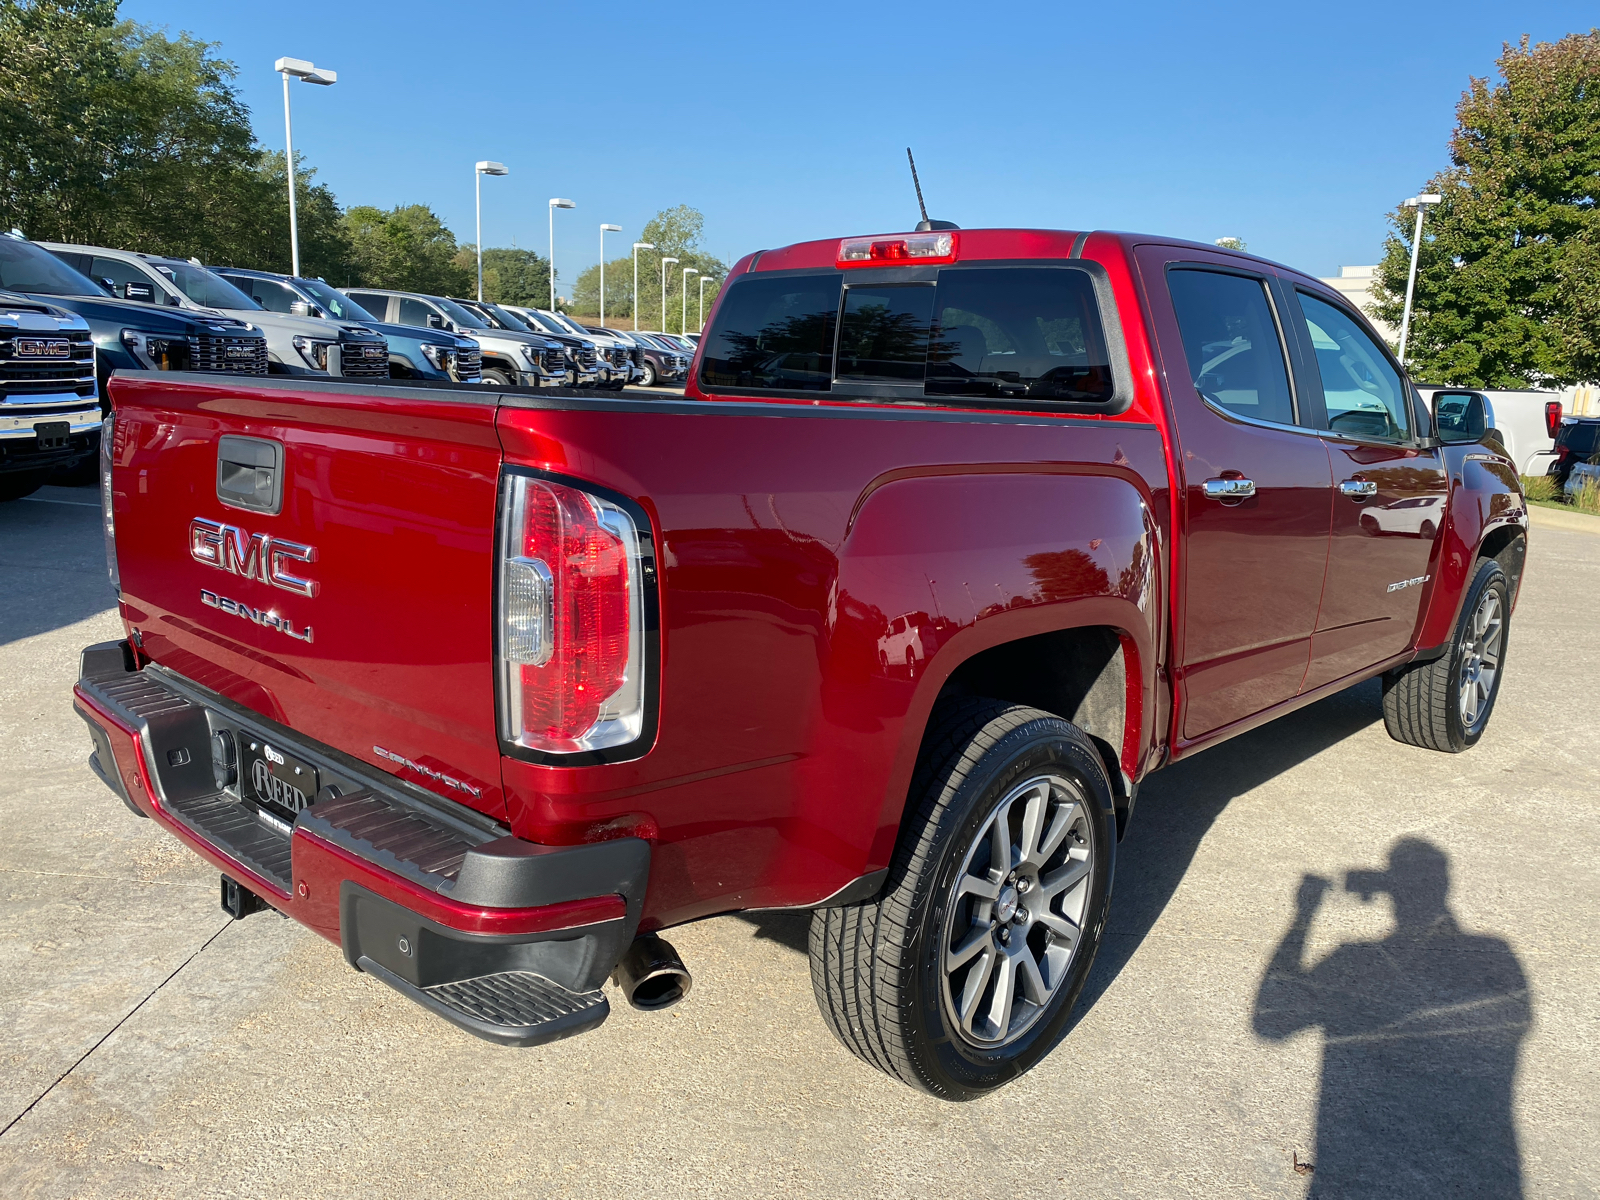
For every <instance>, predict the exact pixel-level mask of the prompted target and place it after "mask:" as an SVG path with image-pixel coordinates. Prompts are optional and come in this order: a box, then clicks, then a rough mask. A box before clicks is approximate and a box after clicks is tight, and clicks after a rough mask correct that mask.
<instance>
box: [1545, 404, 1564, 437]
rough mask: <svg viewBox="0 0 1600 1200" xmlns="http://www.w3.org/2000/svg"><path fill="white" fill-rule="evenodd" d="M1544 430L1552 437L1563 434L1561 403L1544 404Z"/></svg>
mask: <svg viewBox="0 0 1600 1200" xmlns="http://www.w3.org/2000/svg"><path fill="white" fill-rule="evenodd" d="M1544 429H1545V432H1546V433H1548V434H1549V435H1550V436H1551V437H1555V436H1556V434H1558V433H1560V432H1561V401H1559V400H1546V401H1545V404H1544Z"/></svg>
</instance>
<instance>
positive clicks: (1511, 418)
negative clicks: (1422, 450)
mask: <svg viewBox="0 0 1600 1200" xmlns="http://www.w3.org/2000/svg"><path fill="white" fill-rule="evenodd" d="M1417 390H1418V391H1420V392H1421V393H1422V397H1423V399H1424V400H1426V401H1427V402H1428V404H1429V405H1430V406H1431V405H1432V404H1433V396H1434V393H1435V392H1444V391H1450V392H1457V391H1474V392H1477V393H1478V395H1480V396H1482V397H1483V399H1484V410H1485V412H1486V413H1487V415H1488V418H1489V428H1491V429H1498V430H1499V431H1500V440H1501V442H1503V443H1504V444H1505V448H1506V451H1507V453H1508V454H1510V456H1511V460H1512V461H1513V462H1515V463H1516V464H1517V473H1518V474H1520V475H1543V474H1545V473H1546V472H1547V471H1549V469H1550V464H1551V462H1552V461H1554V458H1555V441H1556V431H1557V430H1558V429H1560V428H1561V416H1562V409H1561V393H1560V392H1544V391H1532V390H1529V391H1516V392H1503V391H1488V390H1486V389H1483V388H1444V387H1433V386H1429V385H1425V384H1419V385H1418V389H1417Z"/></svg>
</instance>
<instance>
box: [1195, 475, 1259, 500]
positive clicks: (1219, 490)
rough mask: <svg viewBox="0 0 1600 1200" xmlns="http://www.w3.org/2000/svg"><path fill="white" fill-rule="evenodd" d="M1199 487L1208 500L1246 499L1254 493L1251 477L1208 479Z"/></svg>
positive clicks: (1254, 485)
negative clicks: (1203, 490)
mask: <svg viewBox="0 0 1600 1200" xmlns="http://www.w3.org/2000/svg"><path fill="white" fill-rule="evenodd" d="M1201 487H1202V488H1204V489H1205V493H1206V499H1208V500H1248V499H1249V498H1250V497H1251V496H1254V495H1255V494H1256V482H1255V480H1253V479H1208V480H1206V481H1205V483H1203V484H1201Z"/></svg>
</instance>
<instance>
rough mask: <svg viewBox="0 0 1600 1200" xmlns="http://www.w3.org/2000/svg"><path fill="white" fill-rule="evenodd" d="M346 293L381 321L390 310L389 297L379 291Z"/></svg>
mask: <svg viewBox="0 0 1600 1200" xmlns="http://www.w3.org/2000/svg"><path fill="white" fill-rule="evenodd" d="M345 294H346V295H347V296H349V297H350V299H352V300H354V301H355V302H356V303H357V304H359V305H361V307H362V308H364V309H366V310H367V311H368V312H369V313H371V314H372V315H373V316H374V317H376V318H378V320H380V321H381V320H383V319H384V318H385V316H386V315H387V314H388V312H389V297H387V296H384V295H381V294H380V293H378V292H346V293H345Z"/></svg>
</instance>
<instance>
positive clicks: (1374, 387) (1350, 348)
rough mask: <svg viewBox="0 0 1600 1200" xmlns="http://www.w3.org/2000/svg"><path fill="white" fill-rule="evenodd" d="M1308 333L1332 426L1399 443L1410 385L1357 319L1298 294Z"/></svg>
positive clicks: (1354, 434)
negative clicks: (1404, 381) (1401, 377)
mask: <svg viewBox="0 0 1600 1200" xmlns="http://www.w3.org/2000/svg"><path fill="white" fill-rule="evenodd" d="M1299 296H1300V308H1301V311H1302V312H1304V314H1305V319H1306V332H1307V334H1309V335H1310V338H1311V349H1312V352H1313V353H1314V354H1315V355H1316V359H1317V374H1318V375H1320V376H1321V378H1322V401H1323V403H1324V404H1325V405H1326V406H1327V409H1328V429H1329V430H1330V431H1332V432H1334V433H1342V434H1347V435H1349V436H1350V437H1358V438H1377V439H1379V440H1381V441H1398V440H1400V439H1402V438H1404V437H1405V436H1406V427H1407V420H1406V388H1405V385H1404V384H1403V383H1402V382H1401V380H1400V373H1399V372H1398V371H1396V370H1395V369H1394V367H1392V366H1390V365H1389V359H1388V356H1387V355H1385V354H1384V352H1383V351H1382V350H1380V349H1378V346H1377V344H1376V343H1375V342H1374V341H1373V340H1372V338H1371V337H1369V336H1368V335H1367V332H1366V331H1365V330H1364V329H1362V328H1361V326H1360V325H1359V324H1357V323H1356V320H1355V318H1354V317H1352V316H1350V315H1349V314H1348V313H1345V312H1342V311H1340V310H1339V309H1337V308H1335V307H1334V306H1333V305H1331V304H1328V303H1326V302H1324V301H1322V300H1318V299H1317V298H1316V297H1315V296H1310V295H1307V294H1306V293H1305V292H1301V293H1299Z"/></svg>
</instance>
